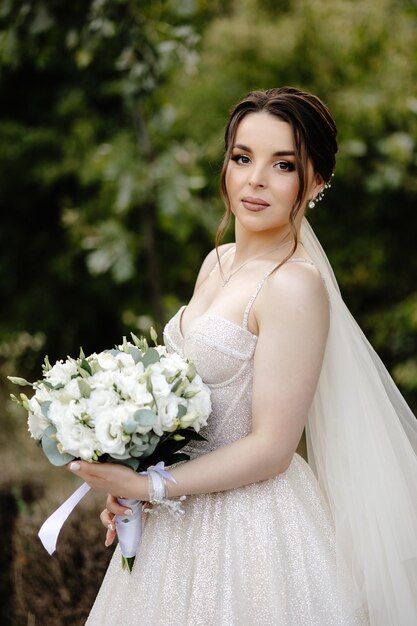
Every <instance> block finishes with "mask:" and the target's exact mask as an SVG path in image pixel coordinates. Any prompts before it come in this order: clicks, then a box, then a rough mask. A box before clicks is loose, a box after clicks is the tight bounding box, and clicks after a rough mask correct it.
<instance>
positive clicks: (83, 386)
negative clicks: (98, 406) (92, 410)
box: [77, 378, 91, 398]
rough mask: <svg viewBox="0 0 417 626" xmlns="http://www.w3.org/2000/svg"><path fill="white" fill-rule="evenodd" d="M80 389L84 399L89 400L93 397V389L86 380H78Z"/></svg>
mask: <svg viewBox="0 0 417 626" xmlns="http://www.w3.org/2000/svg"><path fill="white" fill-rule="evenodd" d="M77 382H78V388H79V390H80V394H81V395H82V397H83V398H89V397H90V395H91V387H90V385H89V384H88V383H87V381H86V380H84V378H79V379H78V381H77Z"/></svg>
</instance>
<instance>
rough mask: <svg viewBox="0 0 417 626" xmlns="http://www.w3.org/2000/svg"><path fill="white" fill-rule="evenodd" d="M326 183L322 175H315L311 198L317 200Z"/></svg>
mask: <svg viewBox="0 0 417 626" xmlns="http://www.w3.org/2000/svg"><path fill="white" fill-rule="evenodd" d="M325 184H326V183H325V182H324V180H323V177H322V176H321V175H320V174H314V178H313V180H312V182H311V187H310V190H309V191H310V194H309V198H316V197H317V196H318V194H319V193H320V191H323V190H324V185H325Z"/></svg>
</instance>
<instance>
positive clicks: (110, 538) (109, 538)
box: [104, 530, 116, 548]
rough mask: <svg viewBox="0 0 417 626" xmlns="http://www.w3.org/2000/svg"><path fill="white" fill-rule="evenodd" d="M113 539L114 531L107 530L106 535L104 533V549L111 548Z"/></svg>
mask: <svg viewBox="0 0 417 626" xmlns="http://www.w3.org/2000/svg"><path fill="white" fill-rule="evenodd" d="M115 537H116V531H114V530H108V531H107V533H106V540H105V542H104V545H105V546H106V548H108V547H109V546H111V544H112V543H113V541H114V538H115Z"/></svg>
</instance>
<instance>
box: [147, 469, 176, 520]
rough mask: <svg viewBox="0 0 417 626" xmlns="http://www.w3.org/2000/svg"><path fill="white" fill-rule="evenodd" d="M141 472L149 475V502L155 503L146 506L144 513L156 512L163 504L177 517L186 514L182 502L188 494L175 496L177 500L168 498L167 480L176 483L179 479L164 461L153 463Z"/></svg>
mask: <svg viewBox="0 0 417 626" xmlns="http://www.w3.org/2000/svg"><path fill="white" fill-rule="evenodd" d="M141 474H146V475H147V476H148V490H149V500H148V502H149V503H150V504H151V505H153V506H151V507H144V508H143V512H144V513H154V512H155V511H156V509H157V508H158V507H159V506H162V507H163V508H165V509H167V510H168V511H169V512H170V514H171V515H172V516H173V517H174V518H175V519H179V518H180V517H181V516H182V515H184V509H183V508H182V503H183V502H184V500H185V499H186V496H180V497H179V498H175V500H169V499H168V498H167V483H166V481H167V480H170V481H172V482H174V483H176V482H177V481H176V480H175V479H174V478H173V476H171V474H170V473H169V472H167V471H166V470H165V466H164V463H163V462H162V461H160V462H159V463H158V464H157V465H152V466H151V467H149V468H148V469H147V471H146V472H141ZM156 505H157V506H156Z"/></svg>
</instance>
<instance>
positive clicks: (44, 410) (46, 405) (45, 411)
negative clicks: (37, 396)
mask: <svg viewBox="0 0 417 626" xmlns="http://www.w3.org/2000/svg"><path fill="white" fill-rule="evenodd" d="M51 404H52V402H51V400H45V402H42V403H41V404H40V407H41V411H42V415H43V416H44V417H48V411H49V407H50V406H51Z"/></svg>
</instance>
